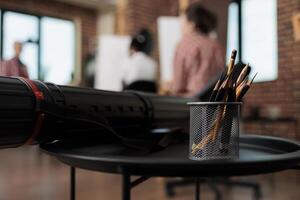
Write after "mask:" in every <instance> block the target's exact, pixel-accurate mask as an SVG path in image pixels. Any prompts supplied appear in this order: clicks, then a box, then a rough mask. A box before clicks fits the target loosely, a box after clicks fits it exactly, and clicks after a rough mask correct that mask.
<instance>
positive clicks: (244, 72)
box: [236, 63, 251, 87]
mask: <svg viewBox="0 0 300 200" xmlns="http://www.w3.org/2000/svg"><path fill="white" fill-rule="evenodd" d="M250 72H251V67H250V66H249V63H248V64H247V65H246V66H245V67H244V68H243V70H242V71H241V73H240V75H239V77H238V78H237V80H236V86H237V87H238V86H239V85H240V84H241V83H242V82H243V81H244V80H245V78H246V77H247V76H249V74H250Z"/></svg>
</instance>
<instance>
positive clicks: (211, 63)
mask: <svg viewBox="0 0 300 200" xmlns="http://www.w3.org/2000/svg"><path fill="white" fill-rule="evenodd" d="M181 19H182V33H183V37H182V39H181V41H180V42H179V44H178V46H177V49H176V53H175V59H174V74H173V83H172V87H171V94H172V95H178V96H194V95H196V94H197V93H198V92H200V91H201V90H202V89H203V88H204V87H205V86H206V85H207V84H208V83H209V81H210V80H212V79H214V78H215V77H216V76H217V75H218V74H219V73H220V72H221V71H222V70H223V68H224V66H225V54H224V52H223V51H222V47H221V45H220V44H219V43H218V42H217V41H216V40H215V39H214V38H213V37H211V36H210V35H211V33H212V32H213V31H214V30H215V28H216V25H217V19H216V17H215V15H214V14H213V13H211V12H210V11H208V10H206V9H205V8H203V7H202V6H201V4H200V3H198V2H196V3H192V4H190V5H189V6H188V8H187V9H186V11H185V13H184V14H183V15H182V16H181Z"/></svg>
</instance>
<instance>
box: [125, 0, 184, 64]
mask: <svg viewBox="0 0 300 200" xmlns="http://www.w3.org/2000/svg"><path fill="white" fill-rule="evenodd" d="M178 8H179V5H178V1H177V0H151V1H149V0H128V4H127V16H126V17H127V20H126V21H127V33H128V34H130V35H132V34H134V33H136V32H137V31H139V29H140V28H142V27H146V28H148V29H150V31H151V32H152V34H153V42H154V51H153V53H152V55H153V57H154V58H155V59H156V60H158V54H159V53H158V47H157V46H158V41H157V18H158V17H159V16H176V15H178Z"/></svg>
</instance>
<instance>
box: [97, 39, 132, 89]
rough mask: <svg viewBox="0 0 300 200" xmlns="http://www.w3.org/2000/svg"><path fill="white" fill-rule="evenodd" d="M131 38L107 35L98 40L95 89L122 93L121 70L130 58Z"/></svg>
mask: <svg viewBox="0 0 300 200" xmlns="http://www.w3.org/2000/svg"><path fill="white" fill-rule="evenodd" d="M130 41H131V39H130V37H129V36H116V35H105V36H100V37H99V40H98V54H97V65H96V70H95V73H96V74H95V86H94V87H95V88H97V89H101V90H111V91H121V90H122V77H121V68H122V63H123V61H124V60H125V59H126V58H127V57H128V56H129V45H130Z"/></svg>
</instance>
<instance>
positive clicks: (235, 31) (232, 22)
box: [226, 2, 239, 60]
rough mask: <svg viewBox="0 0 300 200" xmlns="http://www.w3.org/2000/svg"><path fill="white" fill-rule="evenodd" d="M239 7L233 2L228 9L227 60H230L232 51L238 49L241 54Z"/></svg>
mask: <svg viewBox="0 0 300 200" xmlns="http://www.w3.org/2000/svg"><path fill="white" fill-rule="evenodd" d="M238 7H239V6H238V4H237V3H236V2H232V3H231V4H230V5H229V7H228V24H227V28H228V33H227V50H226V60H229V58H230V55H231V51H232V49H236V50H237V51H238V53H239V49H238V48H239V25H238V9H239V8H238Z"/></svg>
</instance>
